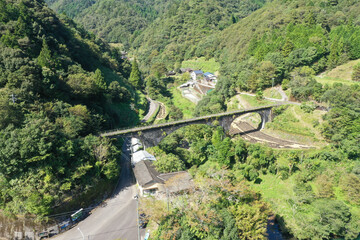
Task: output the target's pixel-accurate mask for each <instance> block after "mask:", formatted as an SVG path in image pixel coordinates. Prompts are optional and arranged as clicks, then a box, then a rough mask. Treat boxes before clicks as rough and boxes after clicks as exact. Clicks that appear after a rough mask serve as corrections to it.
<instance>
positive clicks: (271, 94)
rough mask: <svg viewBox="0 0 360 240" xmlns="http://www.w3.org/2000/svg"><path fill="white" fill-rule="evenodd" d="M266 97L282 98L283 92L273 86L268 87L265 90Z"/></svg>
mask: <svg viewBox="0 0 360 240" xmlns="http://www.w3.org/2000/svg"><path fill="white" fill-rule="evenodd" d="M264 97H268V98H275V99H282V97H281V94H280V93H279V92H278V91H277V90H276V89H273V88H268V89H265V90H264Z"/></svg>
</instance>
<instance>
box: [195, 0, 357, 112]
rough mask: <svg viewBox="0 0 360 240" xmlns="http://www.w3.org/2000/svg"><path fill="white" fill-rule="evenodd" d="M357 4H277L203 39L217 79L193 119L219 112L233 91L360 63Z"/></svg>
mask: <svg viewBox="0 0 360 240" xmlns="http://www.w3.org/2000/svg"><path fill="white" fill-rule="evenodd" d="M359 4H360V3H358V2H357V1H337V2H330V1H322V0H317V1H310V0H298V1H281V0H277V1H273V2H269V3H267V4H266V5H265V6H264V7H263V8H261V9H259V10H258V11H256V12H254V13H253V14H251V15H250V16H248V17H247V18H244V19H243V20H242V21H240V22H238V23H236V24H234V25H232V26H230V27H228V28H226V29H225V30H224V31H222V32H221V34H214V35H211V36H210V37H209V38H206V39H205V40H204V42H207V41H210V40H212V44H213V45H210V46H216V47H215V49H214V50H213V51H211V54H208V53H207V52H203V53H202V54H200V55H201V56H205V57H208V58H210V57H213V56H215V58H216V59H217V61H219V62H220V63H221V70H220V72H221V80H220V81H219V84H218V86H217V91H214V92H213V93H212V96H209V97H207V98H204V100H203V102H202V103H200V104H199V107H198V114H201V113H204V112H217V111H224V110H225V105H224V104H221V103H222V102H226V101H227V100H228V99H229V98H230V97H231V96H233V95H234V94H235V93H236V91H239V90H241V91H244V90H245V91H257V90H258V89H259V88H262V89H263V88H266V87H269V86H271V85H272V81H273V80H274V82H275V84H280V83H282V82H294V84H295V82H298V79H299V77H298V76H299V75H306V74H309V73H311V74H313V75H314V74H317V73H320V72H322V71H324V70H326V69H331V68H333V67H335V66H337V65H340V64H342V63H345V62H347V61H348V60H352V59H358V58H360V47H359V46H360V44H359V41H360V37H359V36H360V34H359V33H360V27H359V26H358V23H359V21H360V19H359V17H358V16H359V14H358V11H359V9H360V5H359ZM242 33H247V34H242ZM201 44H204V43H202V42H201V43H200V44H199V45H201ZM304 66H307V67H308V68H306V69H305V68H303V67H304ZM313 84H315V82H313ZM209 98H211V99H209ZM214 105H216V106H217V107H214ZM210 108H211V109H210Z"/></svg>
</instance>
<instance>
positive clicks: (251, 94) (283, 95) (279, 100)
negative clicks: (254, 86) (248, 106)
mask: <svg viewBox="0 0 360 240" xmlns="http://www.w3.org/2000/svg"><path fill="white" fill-rule="evenodd" d="M275 89H276V90H278V92H279V93H280V94H281V97H282V98H281V99H277V98H269V97H264V99H266V100H269V101H274V102H282V103H286V104H292V105H298V106H300V105H301V103H299V102H293V101H289V98H288V96H286V93H285V92H284V91H283V90H282V89H281V87H275ZM279 89H281V90H279ZM239 94H241V95H248V96H252V97H256V94H253V93H248V92H240V93H239Z"/></svg>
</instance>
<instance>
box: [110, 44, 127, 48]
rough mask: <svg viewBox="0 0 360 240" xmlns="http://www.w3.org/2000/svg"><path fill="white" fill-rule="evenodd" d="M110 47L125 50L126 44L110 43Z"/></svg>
mask: <svg viewBox="0 0 360 240" xmlns="http://www.w3.org/2000/svg"><path fill="white" fill-rule="evenodd" d="M109 45H110V46H111V47H114V48H119V49H123V48H124V44H122V43H109Z"/></svg>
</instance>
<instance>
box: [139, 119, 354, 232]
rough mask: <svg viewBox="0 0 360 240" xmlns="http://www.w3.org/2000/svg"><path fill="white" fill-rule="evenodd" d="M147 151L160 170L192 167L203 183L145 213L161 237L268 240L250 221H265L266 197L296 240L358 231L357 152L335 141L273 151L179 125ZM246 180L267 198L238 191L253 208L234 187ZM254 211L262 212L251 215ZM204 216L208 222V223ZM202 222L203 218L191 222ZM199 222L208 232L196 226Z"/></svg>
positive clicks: (214, 131) (205, 128)
mask: <svg viewBox="0 0 360 240" xmlns="http://www.w3.org/2000/svg"><path fill="white" fill-rule="evenodd" d="M357 148H358V147H357ZM352 149H353V150H354V147H352ZM149 151H151V152H152V153H154V154H155V156H156V158H157V161H156V162H155V166H156V168H157V169H158V170H159V171H160V172H173V171H180V170H184V169H189V172H191V173H192V174H193V176H194V181H195V182H197V181H200V183H205V184H206V186H204V185H201V184H200V185H199V186H198V189H197V190H195V191H193V192H190V193H188V194H185V195H184V196H183V197H178V198H174V200H172V201H171V202H172V204H173V205H174V207H172V209H171V211H170V212H167V213H166V211H162V212H161V214H160V213H158V214H154V216H152V215H153V214H150V215H151V218H152V220H153V221H155V222H156V223H158V224H159V228H158V229H157V231H156V233H155V236H157V237H158V238H159V239H168V237H169V236H171V237H174V238H175V239H184V238H185V237H184V236H187V237H188V239H208V237H215V239H243V237H244V235H246V234H248V235H246V236H247V238H248V239H265V231H264V230H265V225H255V224H256V223H261V222H262V220H261V219H262V217H264V216H263V213H265V212H262V210H265V209H268V207H266V205H262V204H263V203H262V202H263V200H266V201H267V202H269V203H270V209H273V211H274V214H275V215H276V219H277V220H278V222H279V223H280V225H281V227H282V228H283V230H284V233H288V234H290V235H293V236H294V237H295V238H297V239H329V238H332V237H333V236H337V237H343V238H345V239H355V238H356V237H357V236H358V235H359V233H360V230H359V229H360V202H359V201H358V199H359V197H360V195H359V194H360V176H359V167H360V162H359V160H358V156H359V154H358V153H357V160H355V159H354V155H353V154H354V152H346V151H344V150H343V149H342V148H338V147H336V146H332V147H331V146H330V147H327V148H324V149H322V150H307V151H299V150H297V151H290V150H285V151H284V150H273V149H270V148H268V147H265V146H262V145H259V144H249V143H246V142H245V141H244V140H243V139H242V138H240V137H238V138H234V139H230V138H229V137H226V135H225V134H224V132H223V130H222V128H221V127H218V128H216V129H214V128H212V127H209V126H206V125H191V126H187V127H185V128H182V129H179V130H177V131H176V132H174V133H173V134H171V135H170V136H168V137H166V138H165V139H164V140H163V141H162V142H161V143H160V145H159V146H157V147H154V148H152V149H149ZM354 160H355V161H354ZM244 181H245V182H248V183H249V184H250V185H251V186H252V187H251V188H252V189H256V190H257V191H259V192H260V193H261V194H262V195H263V196H264V199H262V200H260V199H257V198H256V197H255V199H257V201H255V202H257V203H259V204H260V203H261V204H260V205H262V206H263V207H261V206H260V205H257V204H255V202H254V200H255V199H254V196H256V195H252V194H250V195H246V194H244V193H243V194H241V196H244V195H245V196H248V197H249V199H248V200H249V202H247V201H246V204H249V205H250V206H246V205H243V204H244V201H243V200H241V198H240V199H239V198H238V197H239V196H238V195H237V194H236V192H237V193H239V191H240V192H242V191H243V190H244V189H247V187H246V185H247V184H246V183H245V182H244ZM274 182H275V183H276V184H274ZM213 184H215V186H214V185H213ZM239 186H241V187H239ZM213 187H216V188H215V189H216V190H215V192H214V191H213V190H211V189H213ZM209 190H210V192H209ZM233 191H234V192H233ZM199 194H200V195H202V196H203V197H204V198H200V196H199ZM213 194H215V196H214V195H213ZM222 197H225V198H222ZM208 198H210V199H209V201H210V202H208V200H207V199H208ZM192 199H199V201H200V202H198V201H193V200H192ZM201 199H203V200H204V201H205V202H204V203H202V201H201ZM229 199H231V201H229ZM197 203H199V204H197ZM210 203H211V204H210ZM158 204H161V203H158ZM184 204H185V205H184ZM237 204H240V205H237ZM254 204H255V205H254ZM151 206H155V204H154V203H152V205H151ZM184 206H186V207H184ZM235 206H236V207H235ZM208 207H210V208H208ZM149 208H150V207H149ZM234 208H241V209H243V208H246V209H248V211H245V212H242V214H244V215H241V214H240V212H236V211H235V212H234V211H232V210H234ZM210 209H211V210H212V211H211V215H210V212H209V211H210ZM243 210H245V209H243ZM145 211H150V212H151V213H153V211H156V210H154V209H153V210H151V209H149V210H147V209H146V210H145ZM224 211H225V212H227V211H228V212H227V217H226V218H224V216H223V215H221V213H224ZM256 211H260V212H258V214H255V213H254V212H256ZM238 214H240V215H238ZM248 214H249V215H248ZM253 214H255V215H253ZM266 214H267V215H268V216H269V214H270V212H269V211H268V210H266ZM240 216H242V217H240ZM207 218H210V219H212V220H211V221H205V219H207ZM201 219H203V220H201ZM230 219H233V220H232V221H234V220H235V222H237V223H238V224H235V226H233V233H232V234H234V235H232V237H229V236H228V235H226V234H225V232H227V230H226V229H227V227H226V226H227V224H228V222H227V220H230ZM242 219H246V221H241V220H242ZM199 221H200V223H202V224H195V223H198V222H199ZM238 221H239V222H238ZM248 223H253V224H254V225H251V226H250V225H247V224H248ZM201 227H203V228H206V229H208V230H207V231H200V230H199V228H200V229H202V228H201ZM256 229H257V230H258V231H256ZM207 233H211V234H210V235H207ZM202 234H203V235H202ZM204 234H205V235H204ZM164 236H168V237H164ZM185 239H186V238H185Z"/></svg>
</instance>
